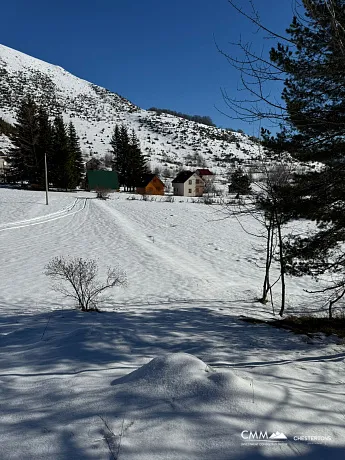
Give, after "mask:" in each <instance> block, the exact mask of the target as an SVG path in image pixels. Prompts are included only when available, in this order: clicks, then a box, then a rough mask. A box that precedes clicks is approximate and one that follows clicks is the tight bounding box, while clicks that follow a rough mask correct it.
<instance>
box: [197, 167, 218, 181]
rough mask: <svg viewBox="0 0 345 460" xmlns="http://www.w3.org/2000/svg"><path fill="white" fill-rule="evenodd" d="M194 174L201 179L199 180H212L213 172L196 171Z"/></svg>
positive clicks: (206, 170)
mask: <svg viewBox="0 0 345 460" xmlns="http://www.w3.org/2000/svg"><path fill="white" fill-rule="evenodd" d="M195 172H196V174H197V175H198V176H200V177H201V179H207V178H212V179H213V178H214V174H213V172H211V171H210V170H209V169H206V168H205V169H197V170H196V171H195Z"/></svg>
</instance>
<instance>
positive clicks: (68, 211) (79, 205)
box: [0, 198, 87, 232]
mask: <svg viewBox="0 0 345 460" xmlns="http://www.w3.org/2000/svg"><path fill="white" fill-rule="evenodd" d="M86 201H87V199H86V198H76V199H75V200H74V202H73V203H72V204H71V205H69V206H67V207H65V208H62V209H60V210H59V211H56V212H52V213H50V214H45V215H44V216H39V217H33V218H32V219H24V220H18V221H16V222H11V223H7V224H0V232H5V231H7V230H15V229H18V228H25V227H31V226H33V225H41V224H47V223H48V222H52V221H54V220H57V219H63V218H64V217H69V216H71V215H73V214H77V213H78V212H80V211H83V209H85V206H86Z"/></svg>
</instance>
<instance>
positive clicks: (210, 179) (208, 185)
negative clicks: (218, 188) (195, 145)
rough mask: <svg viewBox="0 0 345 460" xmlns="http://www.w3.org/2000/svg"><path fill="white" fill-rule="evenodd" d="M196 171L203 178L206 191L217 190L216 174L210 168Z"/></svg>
mask: <svg viewBox="0 0 345 460" xmlns="http://www.w3.org/2000/svg"><path fill="white" fill-rule="evenodd" d="M195 173H196V174H197V175H198V176H200V177H201V179H202V180H203V181H204V183H205V186H204V193H211V192H215V187H214V180H215V178H216V176H215V174H213V172H211V171H210V170H209V169H206V168H205V169H197V170H196V171H195Z"/></svg>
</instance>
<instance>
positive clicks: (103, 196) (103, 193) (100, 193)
mask: <svg viewBox="0 0 345 460" xmlns="http://www.w3.org/2000/svg"><path fill="white" fill-rule="evenodd" d="M95 191H96V193H97V198H99V199H100V200H107V199H108V198H109V195H110V193H111V190H110V189H108V188H106V187H100V186H98V187H95Z"/></svg>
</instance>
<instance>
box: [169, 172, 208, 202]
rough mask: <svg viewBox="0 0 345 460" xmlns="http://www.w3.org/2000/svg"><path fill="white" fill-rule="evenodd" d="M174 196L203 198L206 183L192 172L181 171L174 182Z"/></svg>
mask: <svg viewBox="0 0 345 460" xmlns="http://www.w3.org/2000/svg"><path fill="white" fill-rule="evenodd" d="M172 186H173V190H174V195H177V196H202V195H203V193H204V187H205V182H204V181H203V179H201V177H200V176H199V175H198V174H196V173H194V172H192V171H181V172H180V173H179V174H178V175H177V176H176V177H175V179H174V180H173V181H172Z"/></svg>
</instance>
